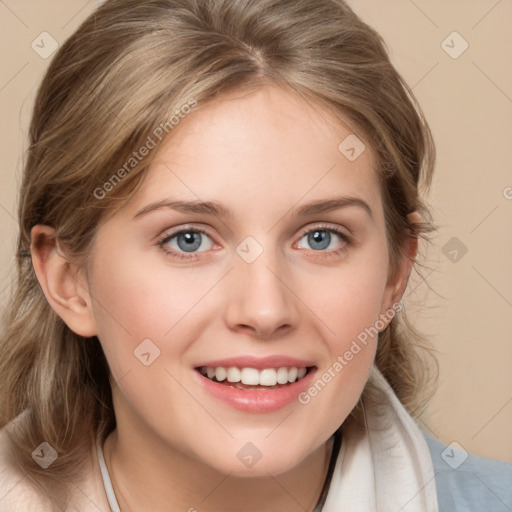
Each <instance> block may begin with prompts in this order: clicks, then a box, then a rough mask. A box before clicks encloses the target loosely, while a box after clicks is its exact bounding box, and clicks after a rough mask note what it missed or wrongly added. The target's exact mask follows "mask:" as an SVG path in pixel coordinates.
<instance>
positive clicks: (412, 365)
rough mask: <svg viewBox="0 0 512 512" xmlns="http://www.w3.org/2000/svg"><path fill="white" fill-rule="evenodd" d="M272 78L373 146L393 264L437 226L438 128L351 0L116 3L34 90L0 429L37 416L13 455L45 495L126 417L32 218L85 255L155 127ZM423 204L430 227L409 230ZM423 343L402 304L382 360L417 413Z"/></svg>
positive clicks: (1, 366)
mask: <svg viewBox="0 0 512 512" xmlns="http://www.w3.org/2000/svg"><path fill="white" fill-rule="evenodd" d="M264 84H275V85H280V86H283V87H286V88H288V89H289V90H290V92H294V93H296V94H299V95H301V96H302V97H303V98H306V99H308V101H315V102H318V103H319V104H321V105H323V106H324V107H325V108H327V109H329V111H330V112H332V113H333V114H334V115H335V116H337V117H338V118H339V119H341V120H342V121H343V122H345V123H346V122H347V121H348V122H349V123H351V124H352V125H353V127H354V130H355V131H357V133H358V134H359V135H360V136H361V138H362V139H363V140H365V142H366V143H367V144H368V145H369V147H371V148H372V150H373V151H374V152H375V155H376V161H377V163H378V171H379V176H380V181H381V186H382V193H383V200H384V208H385V218H386V231H387V237H388V242H389V244H388V245H389V248H390V262H391V264H390V272H394V271H395V270H396V268H397V263H398V259H399V256H400V254H401V250H402V247H403V245H404V242H405V241H406V240H407V237H410V236H419V237H421V238H423V239H425V240H428V237H427V234H428V233H430V232H432V231H433V230H434V227H433V225H432V223H431V222H430V215H429V212H428V209H427V207H426V205H425V204H424V203H423V202H422V199H421V197H420V194H421V192H422V188H423V190H425V191H426V190H427V189H428V187H429V185H430V182H431V178H432V172H433V165H434V146H433V142H432V137H431V134H430V131H429V128H428V126H427V124H426V122H425V121H424V118H423V115H422V113H421V110H420V108H419V107H418V106H417V104H416V101H415V99H414V97H413V94H412V92H411V90H410V89H409V88H408V86H407V85H406V84H405V83H404V81H403V80H402V78H401V77H400V75H399V74H398V73H397V71H396V70H395V69H394V68H393V66H392V65H391V63H390V60H389V58H388V55H387V52H386V50H385V47H384V44H383V41H382V40H381V38H380V36H379V35H378V34H377V33H376V32H375V31H374V30H373V29H372V28H370V27H369V26H368V25H366V24H365V23H363V22H362V21H361V20H360V19H359V18H358V17H357V16H356V15H355V14H354V13H353V12H352V10H351V9H350V8H349V7H348V6H347V5H346V4H345V3H344V2H343V1H342V0H314V1H312V0H208V1H204V0H142V1H141V0H107V1H106V2H105V3H104V4H103V5H102V6H101V7H99V9H97V11H95V12H94V13H93V14H92V15H91V16H90V17H89V18H88V19H87V20H86V21H85V22H84V23H83V24H82V25H81V26H80V28H79V29H78V30H77V31H76V32H75V33H74V34H73V35H72V36H71V37H70V38H69V40H67V41H66V42H65V43H64V44H63V45H62V47H61V48H60V49H59V51H58V53H57V54H56V56H55V57H54V59H53V61H52V63H51V65H50V67H49V69H48V71H47V73H46V75H45V77H44V80H43V82H42V84H41V86H40V89H39V92H38V95H37V99H36V102H35V107H34V112H33V118H32V123H31V127H30V141H29V143H30V145H29V148H28V155H27V162H26V165H25V168H24V173H23V182H22V185H21V192H20V204H19V225H20V234H19V242H18V250H19V258H18V278H17V284H16V286H15V289H14V291H13V297H12V300H11V302H10V304H9V307H8V308H7V312H6V319H5V320H6V323H5V325H6V327H5V329H4V331H3V333H2V336H1V340H0V347H1V351H2V358H1V359H0V375H2V382H1V388H0V397H1V407H0V426H4V425H6V424H7V423H8V422H10V421H11V420H12V419H13V418H15V417H17V416H18V415H19V414H20V413H21V412H22V411H25V413H24V419H25V421H23V422H21V421H20V422H17V427H16V428H15V429H12V431H11V432H9V438H10V442H11V444H12V446H13V448H14V449H13V453H15V454H16V458H17V463H18V465H20V466H21V467H22V468H23V470H24V471H26V472H27V473H28V474H29V475H32V476H33V478H34V480H35V481H37V482H38V484H39V485H41V486H42V487H43V488H44V489H46V490H47V492H48V494H49V489H51V490H52V493H53V495H54V496H55V489H56V487H58V485H59V484H62V485H61V487H62V489H64V491H63V494H66V493H65V483H66V482H70V481H71V480H72V479H75V478H78V477H79V476H80V474H81V468H82V464H81V462H82V461H83V459H84V457H86V456H87V453H88V452H89V450H90V449H91V446H92V445H91V443H92V442H93V440H94V438H95V437H96V436H99V437H100V438H104V437H106V435H107V434H108V433H109V432H110V431H111V430H112V429H113V428H115V416H114V410H113V406H112V397H111V388H110V383H109V369H108V365H107V362H106V360H105V357H104V355H103V352H102V349H101V346H100V344H99V341H98V339H97V338H95V337H94V338H87V339H85V338H82V337H80V336H78V335H76V334H75V333H73V332H72V331H71V330H70V329H69V328H68V327H67V326H66V325H65V324H64V322H63V321H62V320H61V319H60V318H59V317H58V316H57V314H56V313H55V312H54V311H53V310H52V309H51V308H50V306H49V304H48V302H47V301H46V299H45V297H44V295H43V292H42V290H41V287H40V285H39V283H38V280H37V278H36V275H35V273H34V270H33V268H32V263H31V259H30V258H29V257H27V256H29V254H27V251H28V248H29V247H30V232H31V228H32V227H33V226H34V225H36V224H45V225H49V226H51V227H53V228H55V229H56V234H57V238H58V239H59V241H60V242H62V244H63V246H64V247H67V248H68V249H69V251H70V254H69V256H70V257H71V258H72V259H74V260H75V261H77V262H83V261H85V260H86V257H87V252H88V247H89V246H90V244H91V240H92V239H93V237H94V234H95V229H96V227H97V226H98V223H99V222H100V219H101V218H102V217H103V216H104V215H105V214H106V213H108V212H109V211H112V209H113V208H114V207H115V206H116V204H118V203H117V202H118V201H125V200H126V199H127V198H129V197H131V194H133V192H134V191H135V190H136V189H137V187H138V186H140V183H141V180H142V178H143V176H144V170H145V169H146V168H147V166H148V165H149V163H150V161H151V158H152V155H153V154H154V152H150V153H149V154H148V156H147V157H146V158H143V159H140V160H139V159H138V158H136V159H135V160H133V158H134V153H133V152H134V150H137V149H138V148H141V147H143V146H145V145H147V144H148V140H149V139H148V137H150V138H151V139H152V140H154V142H156V143H158V142H159V140H157V139H158V137H157V136H156V135H155V130H157V129H158V127H160V131H162V130H163V131H164V132H165V133H168V132H170V130H171V129H173V128H174V126H175V124H177V123H176V121H175V120H178V122H179V118H180V115H181V114H182V113H183V112H184V111H185V112H186V107H185V106H186V105H189V106H191V108H192V107H193V106H194V105H195V104H197V105H199V107H198V108H200V105H201V104H204V103H205V102H207V101H210V100H212V99H214V98H215V97H217V96H218V95H219V94H221V93H226V92H228V91H230V90H237V89H245V88H254V89H255V88H257V87H261V86H262V85H264ZM194 102H196V103H194ZM160 131H157V132H156V133H160ZM340 142H341V141H340ZM127 162H129V164H128V165H127ZM122 169H124V171H122ZM107 192H108V193H107ZM105 196H106V197H105ZM413 211H418V212H420V213H421V214H422V216H423V222H418V223H415V224H413V225H411V224H409V222H408V220H407V217H406V216H407V214H408V213H410V212H413ZM426 347H427V343H426V341H425V340H424V339H423V338H422V336H421V335H420V334H419V333H418V332H417V331H416V330H415V329H414V327H413V326H412V325H411V324H410V322H408V321H407V318H406V315H405V312H404V311H402V312H401V313H399V314H398V315H397V316H395V317H394V318H393V320H392V321H391V323H390V325H389V326H388V327H387V328H386V329H385V330H384V331H383V332H382V333H380V335H379V342H378V352H377V359H376V362H377V365H378V367H379V368H380V370H381V371H382V373H383V374H384V376H385V377H386V378H387V380H388V381H389V382H390V384H391V386H392V387H393V389H394V391H395V392H396V394H397V396H398V397H399V399H400V400H401V401H402V403H404V405H405V406H406V407H407V408H408V409H409V411H410V412H411V413H413V414H415V413H417V412H418V411H419V410H420V408H421V406H422V405H423V404H424V403H425V402H424V400H423V398H424V395H423V393H422V391H424V390H425V389H427V388H428V386H427V383H428V382H432V380H433V379H432V375H433V373H434V372H433V370H432V369H433V367H434V366H435V365H432V364H430V363H427V359H426V356H428V355H429V354H430V351H429V350H428V348H426ZM424 348H426V350H423V349H424ZM42 441H46V442H48V443H49V444H50V445H51V446H52V447H53V448H54V449H55V450H56V451H57V453H58V454H59V458H58V459H57V460H56V461H55V462H54V463H53V464H52V465H51V466H50V467H49V468H48V469H46V470H42V469H40V468H39V467H38V466H37V465H36V464H35V463H34V462H33V460H32V458H31V453H32V451H33V450H34V448H35V447H36V446H38V445H39V444H40V443H41V442H42ZM62 500H64V498H62ZM55 501H58V500H57V499H56V500H55Z"/></svg>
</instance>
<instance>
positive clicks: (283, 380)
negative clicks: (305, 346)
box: [277, 368, 289, 384]
mask: <svg viewBox="0 0 512 512" xmlns="http://www.w3.org/2000/svg"><path fill="white" fill-rule="evenodd" d="M288 373H289V372H288V368H279V370H277V383H278V384H288Z"/></svg>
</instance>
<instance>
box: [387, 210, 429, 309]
mask: <svg viewBox="0 0 512 512" xmlns="http://www.w3.org/2000/svg"><path fill="white" fill-rule="evenodd" d="M407 219H408V221H409V224H414V223H417V222H421V221H422V218H421V215H420V214H419V213H418V212H412V213H410V214H409V215H408V216H407ZM417 253H418V235H417V234H416V233H415V232H414V231H413V230H412V229H411V230H410V233H408V236H407V238H406V240H405V243H404V247H403V251H402V258H401V261H400V263H399V269H398V272H397V273H396V274H395V275H394V276H393V277H392V278H391V279H390V280H389V281H388V283H387V285H386V291H385V296H384V301H383V311H381V315H382V314H384V312H385V311H386V310H388V311H389V309H393V307H392V306H393V305H394V304H397V303H398V302H400V300H401V299H402V296H403V294H404V293H405V289H406V288H407V283H408V282H409V276H410V275H411V271H412V266H413V264H414V260H415V258H416V255H417Z"/></svg>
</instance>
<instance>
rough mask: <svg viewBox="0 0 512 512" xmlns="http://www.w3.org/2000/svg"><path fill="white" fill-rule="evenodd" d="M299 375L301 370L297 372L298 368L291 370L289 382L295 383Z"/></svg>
mask: <svg viewBox="0 0 512 512" xmlns="http://www.w3.org/2000/svg"><path fill="white" fill-rule="evenodd" d="M298 375H299V370H297V368H290V371H289V372H288V382H295V381H296V380H297V376H298Z"/></svg>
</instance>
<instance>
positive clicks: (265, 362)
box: [195, 355, 315, 370]
mask: <svg viewBox="0 0 512 512" xmlns="http://www.w3.org/2000/svg"><path fill="white" fill-rule="evenodd" d="M208 366H210V367H213V368H217V367H219V366H222V367H223V368H230V367H233V366H234V367H236V368H255V369H257V370H264V369H265V368H293V367H295V368H307V367H310V366H315V364H314V363H313V362H312V361H310V360H305V359H297V358H295V357H288V356H282V355H275V356H268V357H254V356H241V357H230V358H227V359H215V360H213V361H205V362H203V363H200V364H197V365H195V367H196V368H201V367H208Z"/></svg>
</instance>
